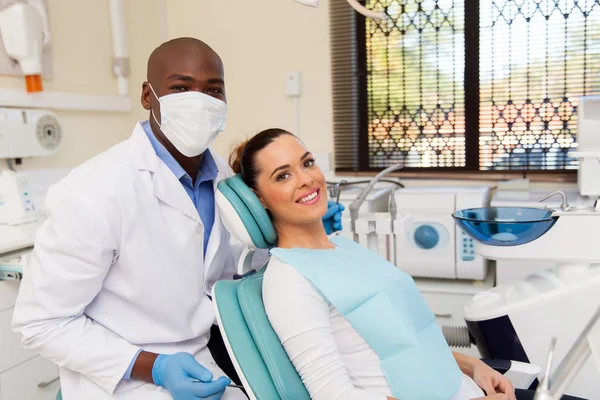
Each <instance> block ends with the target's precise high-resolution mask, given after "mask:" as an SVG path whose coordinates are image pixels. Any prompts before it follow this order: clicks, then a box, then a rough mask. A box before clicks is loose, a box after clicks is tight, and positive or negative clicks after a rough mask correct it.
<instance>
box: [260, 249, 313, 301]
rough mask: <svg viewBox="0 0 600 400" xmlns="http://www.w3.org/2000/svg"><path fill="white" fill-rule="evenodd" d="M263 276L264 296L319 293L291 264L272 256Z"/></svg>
mask: <svg viewBox="0 0 600 400" xmlns="http://www.w3.org/2000/svg"><path fill="white" fill-rule="evenodd" d="M266 268H267V269H266V270H265V274H264V276H263V296H266V297H271V296H269V295H285V296H286V297H287V298H289V296H290V295H292V294H307V295H314V294H316V295H319V296H320V293H319V291H318V290H317V289H316V288H315V287H314V286H313V284H312V283H311V282H310V281H309V280H308V279H306V278H305V277H304V275H302V274H301V273H300V272H298V270H296V269H295V268H294V267H292V266H291V265H290V264H288V263H286V262H284V261H282V260H280V259H279V258H277V257H274V256H272V257H271V258H270V259H269V262H268V264H267V267H266Z"/></svg>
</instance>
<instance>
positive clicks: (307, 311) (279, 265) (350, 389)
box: [263, 259, 395, 400]
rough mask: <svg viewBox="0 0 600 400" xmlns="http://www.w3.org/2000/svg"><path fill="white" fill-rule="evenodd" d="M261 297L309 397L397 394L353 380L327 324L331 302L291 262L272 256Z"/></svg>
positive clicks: (339, 399) (342, 399)
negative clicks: (365, 387)
mask: <svg viewBox="0 0 600 400" xmlns="http://www.w3.org/2000/svg"><path fill="white" fill-rule="evenodd" d="M263 301H264V304H265V310H266V313H267V316H268V317H269V321H270V322H271V325H272V326H273V329H274V330H275V332H276V333H277V336H278V337H279V339H280V340H281V343H282V345H283V347H284V349H285V351H286V353H287V354H288V357H289V358H290V360H291V361H292V364H293V365H294V367H295V368H296V371H298V374H299V375H300V377H301V378H302V382H303V383H304V386H305V387H306V389H307V390H308V392H309V394H310V397H311V399H313V400H383V399H387V400H395V399H393V398H391V397H386V396H385V395H380V394H376V393H372V392H367V391H365V390H363V389H360V388H357V387H355V386H354V385H353V383H352V380H351V379H350V375H349V374H348V370H347V369H346V366H345V364H344V362H343V361H342V359H341V356H340V353H339V349H338V346H337V343H336V341H335V337H334V335H333V330H332V327H331V320H330V310H329V305H328V304H327V303H326V302H325V300H324V299H323V298H322V297H321V295H320V294H319V292H318V291H317V290H316V289H315V288H314V287H313V285H312V284H311V283H310V282H309V281H308V280H306V278H304V277H303V276H302V275H301V274H300V273H299V272H297V271H296V270H295V269H294V268H293V267H291V266H289V265H287V264H285V263H283V262H281V261H280V260H276V259H272V260H271V261H270V264H269V267H268V269H267V272H266V273H265V277H264V280H263Z"/></svg>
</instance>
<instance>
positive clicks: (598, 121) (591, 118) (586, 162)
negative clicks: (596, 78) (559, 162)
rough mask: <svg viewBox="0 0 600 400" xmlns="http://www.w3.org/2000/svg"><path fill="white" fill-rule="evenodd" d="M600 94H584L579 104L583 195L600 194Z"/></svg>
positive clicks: (579, 182) (575, 153) (578, 155)
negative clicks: (599, 133) (599, 177)
mask: <svg viewBox="0 0 600 400" xmlns="http://www.w3.org/2000/svg"><path fill="white" fill-rule="evenodd" d="M599 131H600V96H583V97H580V98H579V105H578V106H577V151H570V152H569V157H576V158H578V159H579V168H578V169H577V187H578V189H579V192H580V194H581V195H582V196H593V197H598V196H600V180H599V179H598V176H600V135H598V132H599Z"/></svg>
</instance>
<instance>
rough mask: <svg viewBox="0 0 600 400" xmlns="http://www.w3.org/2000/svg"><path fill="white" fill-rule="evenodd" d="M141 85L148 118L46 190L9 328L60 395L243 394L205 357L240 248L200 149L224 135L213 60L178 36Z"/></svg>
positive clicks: (222, 167) (220, 87)
mask: <svg viewBox="0 0 600 400" xmlns="http://www.w3.org/2000/svg"><path fill="white" fill-rule="evenodd" d="M147 79H148V81H147V82H144V83H143V85H142V96H141V103H142V106H143V107H144V108H145V109H146V110H149V120H148V121H143V122H141V123H137V124H136V126H135V128H134V129H133V133H132V135H131V137H130V138H129V139H127V140H125V141H124V142H121V143H119V144H117V145H116V146H115V147H113V148H111V149H109V150H107V151H105V152H104V153H102V154H100V155H98V156H96V157H94V158H92V159H91V160H89V161H87V162H85V163H84V164H82V165H81V166H79V167H77V168H75V169H74V170H73V171H72V172H71V173H70V174H69V175H68V176H67V177H66V178H65V179H64V180H62V181H61V182H59V183H58V184H56V185H54V186H53V187H51V188H50V190H49V191H48V194H47V200H46V201H47V207H48V220H47V221H46V222H45V223H44V224H43V226H42V227H41V228H40V229H39V231H38V233H37V237H36V242H35V249H34V252H33V255H32V259H31V262H30V265H29V266H28V268H27V270H26V272H25V274H24V279H23V282H22V284H21V289H20V292H19V297H18V299H17V304H16V307H15V312H14V317H13V328H14V329H15V330H16V331H17V332H19V333H20V334H21V335H22V343H23V345H24V346H25V347H26V348H28V349H32V350H35V351H37V352H39V353H40V354H41V355H43V356H44V357H46V358H48V359H50V360H52V361H53V362H55V363H56V364H57V365H58V366H59V369H60V378H61V387H62V393H63V398H64V399H65V400H81V399H90V400H104V399H126V400H167V399H170V398H173V399H175V400H188V399H214V400H217V399H221V398H222V399H227V400H237V399H245V398H246V397H245V395H244V394H243V393H242V392H241V391H240V390H239V389H234V388H230V387H227V385H228V384H229V383H230V379H229V378H228V377H226V376H225V373H224V372H223V370H222V369H221V368H220V367H219V366H218V365H217V363H216V362H215V358H216V355H215V354H216V353H218V351H217V350H215V349H217V348H219V347H221V348H222V347H223V346H222V342H221V343H220V344H221V346H219V343H218V338H217V339H215V338H214V337H213V339H215V340H213V342H217V343H216V345H215V346H211V347H209V340H211V330H213V331H215V329H212V327H213V324H214V323H215V314H214V310H213V305H212V302H211V299H210V297H209V294H210V292H211V288H212V286H213V284H214V283H215V282H216V281H218V280H220V279H231V277H232V276H233V273H234V272H235V266H236V264H237V261H238V258H239V255H240V253H241V250H242V248H241V245H239V244H237V243H232V239H231V237H230V235H229V233H228V232H227V231H226V230H225V229H224V227H223V225H222V223H221V220H220V218H219V214H218V212H216V210H215V203H214V190H215V187H216V185H217V183H218V182H219V181H220V180H221V179H224V178H226V177H228V176H230V174H231V172H230V170H229V167H228V166H227V164H226V163H225V162H224V161H223V160H222V159H221V158H220V157H219V156H218V155H217V154H215V153H213V152H212V151H211V150H210V149H209V146H210V145H211V143H212V142H213V141H214V139H215V138H216V136H217V135H218V134H219V132H221V131H222V130H223V129H224V127H225V119H226V111H227V105H226V96H225V82H224V72H223V64H222V62H221V59H220V58H219V56H218V55H217V54H216V53H215V52H214V51H213V50H212V49H211V48H210V47H209V46H208V45H206V44H205V43H203V42H201V41H199V40H196V39H192V38H179V39H175V40H172V41H170V42H167V43H164V44H163V45H161V46H160V47H158V48H157V49H156V50H154V52H153V53H152V54H151V56H150V58H149V60H148V69H147ZM340 217H341V209H339V208H338V207H337V206H332V207H331V209H330V212H328V214H327V215H326V217H325V218H328V219H329V220H331V219H333V220H334V224H333V225H334V227H335V228H336V229H339V228H340V226H339V225H340V224H339V221H340ZM325 218H324V219H325ZM336 225H337V226H336ZM212 353H215V354H212ZM222 365H223V364H222Z"/></svg>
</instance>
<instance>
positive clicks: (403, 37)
mask: <svg viewBox="0 0 600 400" xmlns="http://www.w3.org/2000/svg"><path fill="white" fill-rule="evenodd" d="M366 5H367V7H369V8H370V9H374V10H378V11H385V12H386V13H387V15H388V16H389V20H388V21H385V22H380V21H374V20H368V19H367V20H365V22H364V24H365V46H366V57H365V58H366V68H365V69H366V92H367V93H366V103H367V104H366V109H367V118H366V119H367V121H366V125H367V131H368V167H369V168H382V167H385V166H388V165H391V164H393V163H397V162H404V163H405V164H406V166H407V167H417V168H431V167H433V168H435V167H438V168H439V167H442V168H448V167H450V168H457V167H459V168H460V167H466V168H468V169H480V170H507V169H518V170H523V169H528V170H533V169H544V170H551V169H572V168H576V166H577V163H576V161H575V160H574V159H571V158H569V157H568V156H567V153H568V151H569V150H571V149H573V148H575V147H576V143H575V139H576V128H577V98H578V97H579V96H582V95H591V94H600V1H599V0H479V1H474V0H393V1H392V0H368V1H367V2H366ZM473 105H474V106H473Z"/></svg>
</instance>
